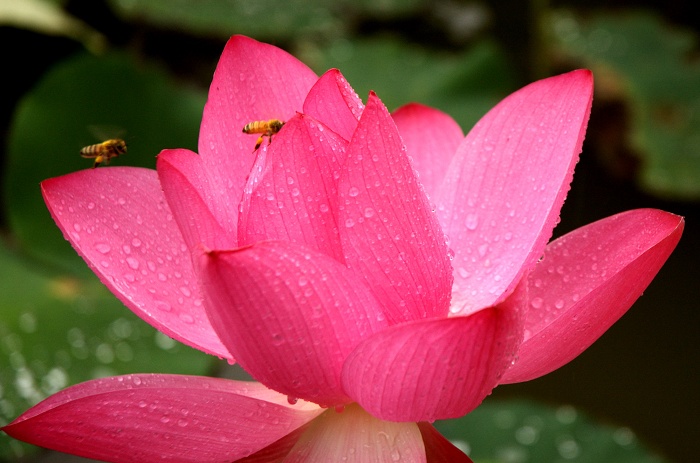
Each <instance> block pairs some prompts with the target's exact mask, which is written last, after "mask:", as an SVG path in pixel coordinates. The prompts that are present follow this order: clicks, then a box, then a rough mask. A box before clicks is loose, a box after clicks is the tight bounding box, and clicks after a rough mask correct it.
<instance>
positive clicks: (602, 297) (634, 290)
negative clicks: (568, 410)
mask: <svg viewBox="0 0 700 463" xmlns="http://www.w3.org/2000/svg"><path fill="white" fill-rule="evenodd" d="M683 225H684V221H683V219H682V218H681V217H678V216H676V215H673V214H669V213H667V212H663V211H658V210H654V209H638V210H633V211H628V212H624V213H621V214H617V215H614V216H612V217H608V218H606V219H603V220H599V221H598V222H594V223H592V224H590V225H587V226H585V227H581V228H579V229H577V230H574V231H573V232H571V233H568V234H567V235H564V236H563V237H561V238H559V239H557V240H555V241H553V242H552V243H551V244H549V246H547V250H546V251H545V254H544V259H543V260H542V261H541V262H540V263H538V264H537V266H536V267H535V270H534V271H533V272H532V274H531V275H530V278H529V281H530V295H529V297H530V306H531V307H530V310H529V311H528V316H527V320H526V325H525V328H526V335H525V340H524V342H523V344H522V345H521V346H520V350H519V351H518V362H517V363H515V365H513V367H511V368H510V369H509V370H508V371H507V372H506V374H505V375H504V378H503V380H502V382H503V383H517V382H521V381H528V380H530V379H534V378H538V377H540V376H542V375H545V374H547V373H549V372H551V371H554V370H556V369H557V368H559V367H560V366H562V365H564V364H566V363H568V362H569V361H571V360H573V359H574V358H576V357H577V356H578V355H579V354H580V353H581V352H583V351H584V350H585V349H587V348H588V346H590V345H591V344H593V342H594V341H595V340H596V339H598V338H599V337H600V336H601V335H602V334H603V333H604V332H605V331H607V329H608V328H610V326H612V324H613V323H615V322H616V321H617V320H618V319H619V318H620V317H621V316H622V315H624V314H625V312H626V311H627V309H629V308H630V306H631V305H632V304H633V303H634V301H635V300H636V299H637V298H638V297H639V296H640V295H641V294H642V291H644V289H645V288H646V287H647V286H648V285H649V283H650V282H651V280H652V279H653V278H654V276H655V275H656V273H657V272H658V271H659V269H660V268H661V266H662V265H663V264H664V262H665V261H666V259H667V258H668V256H669V255H670V254H671V252H672V251H673V249H674V248H675V247H676V244H677V243H678V240H679V239H680V237H681V233H682V232H683Z"/></svg>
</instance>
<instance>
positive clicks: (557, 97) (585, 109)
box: [436, 70, 593, 314]
mask: <svg viewBox="0 0 700 463" xmlns="http://www.w3.org/2000/svg"><path fill="white" fill-rule="evenodd" d="M592 91H593V79H592V76H591V73H590V72H589V71H585V70H584V71H574V72H570V73H568V74H563V75H560V76H557V77H552V78H549V79H544V80H541V81H538V82H535V83H533V84H531V85H528V86H527V87H525V88H523V89H521V90H519V91H517V92H515V93H514V94H512V95H510V96H509V97H508V98H506V99H505V100H503V101H502V102H501V103H500V104H499V105H497V106H496V107H495V108H494V109H493V110H491V111H490V112H489V113H488V114H487V115H486V116H484V117H483V118H482V119H481V121H479V123H478V124H477V125H476V126H475V127H474V128H473V129H472V131H471V132H469V135H467V138H466V139H465V140H464V142H463V143H462V144H461V145H460V147H459V149H458V150H457V155H456V157H455V159H454V160H453V162H452V164H451V165H450V168H449V170H448V173H447V176H446V178H445V183H444V184H443V186H442V188H441V190H440V192H439V194H438V197H437V198H436V202H437V204H438V214H439V216H440V218H441V222H442V224H443V226H444V227H445V233H446V234H447V235H448V236H449V237H450V242H451V247H452V249H453V250H454V251H455V258H454V262H453V265H454V267H455V274H454V277H455V292H454V294H453V302H452V308H451V310H452V311H453V312H455V313H460V314H468V313H470V312H472V311H473V310H477V309H479V308H481V307H488V306H490V305H493V304H494V303H496V302H497V301H498V300H500V299H502V298H503V297H506V295H507V294H508V292H510V291H512V289H513V287H514V286H515V285H516V284H517V283H518V282H519V280H520V278H521V277H522V276H523V275H524V274H525V272H527V270H528V269H529V268H530V267H531V266H532V265H534V264H535V262H536V261H537V259H538V258H539V257H540V256H541V255H542V252H543V251H544V247H545V245H546V243H547V241H548V240H549V238H550V236H551V233H552V229H553V228H554V226H555V224H556V223H557V220H558V218H559V210H560V208H561V205H562V203H563V201H564V198H565V196H566V193H567V191H568V188H569V183H570V182H571V178H572V175H573V171H574V165H575V164H576V162H577V159H578V153H580V152H581V144H582V142H583V136H584V132H585V128H586V123H587V121H588V116H589V113H590V107H591V95H592Z"/></svg>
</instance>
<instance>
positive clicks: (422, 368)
mask: <svg viewBox="0 0 700 463" xmlns="http://www.w3.org/2000/svg"><path fill="white" fill-rule="evenodd" d="M518 288H520V289H517V290H516V291H515V293H513V295H512V296H511V297H509V298H508V299H506V300H505V301H504V302H503V303H502V304H501V305H499V306H496V307H492V308H488V309H484V310H481V311H479V312H476V313H474V314H472V315H470V316H468V317H449V318H433V319H429V320H419V321H414V322H407V323H404V324H401V325H394V326H391V327H389V328H387V329H386V330H384V331H381V332H380V333H378V334H376V335H374V336H371V337H369V338H368V339H366V340H364V341H363V342H362V343H360V345H359V346H358V347H357V348H356V349H355V351H354V352H353V353H352V354H351V355H350V356H349V357H348V359H347V361H346V362H345V365H344V367H343V374H342V381H343V387H344V388H345V391H346V392H347V394H348V395H349V396H350V397H352V398H353V399H354V400H355V401H356V402H357V403H359V404H360V405H361V406H362V407H363V408H364V409H365V410H367V411H368V412H369V413H371V414H372V415H374V416H376V417H378V418H381V419H384V420H390V421H430V422H432V421H434V420H437V419H448V418H456V417H459V416H463V415H465V414H467V413H469V412H470V411H471V410H473V409H474V408H476V407H477V406H478V405H479V404H480V403H481V401H482V400H484V398H485V397H486V396H487V395H488V394H490V393H491V390H492V389H493V388H494V387H495V386H496V385H497V384H498V381H499V378H500V375H501V374H502V373H503V371H504V370H505V369H506V367H507V366H508V364H510V362H511V361H512V360H513V359H514V358H515V353H516V351H517V346H518V345H519V344H520V341H521V339H522V336H521V335H520V333H522V323H523V314H524V310H525V305H526V300H525V298H526V294H525V293H526V285H525V284H523V285H520V286H518Z"/></svg>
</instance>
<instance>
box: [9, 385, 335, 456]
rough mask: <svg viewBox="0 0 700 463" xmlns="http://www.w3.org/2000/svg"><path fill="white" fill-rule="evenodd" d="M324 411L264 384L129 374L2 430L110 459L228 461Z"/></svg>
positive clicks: (49, 403)
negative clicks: (291, 400) (290, 400)
mask: <svg viewBox="0 0 700 463" xmlns="http://www.w3.org/2000/svg"><path fill="white" fill-rule="evenodd" d="M269 399H273V400H269ZM322 411H323V410H322V409H320V408H318V407H315V406H313V405H311V404H306V403H300V404H299V405H296V406H292V405H289V404H287V403H286V399H285V398H284V396H281V395H279V394H276V393H273V392H272V391H269V390H268V389H266V388H264V387H263V386H262V385H260V384H259V383H247V382H240V381H229V380H223V379H215V378H204V377H195V376H176V375H130V376H120V377H112V378H104V379H98V380H94V381H89V382H86V383H82V384H78V385H77V386H73V387H71V388H68V389H66V390H64V391H61V392H59V393H58V394H54V395H53V396H51V397H49V398H48V399H46V400H45V401H43V402H41V403H40V404H38V405H37V406H35V407H33V408H31V409H30V410H28V411H27V412H25V413H24V414H23V415H21V416H20V417H19V418H17V419H16V420H15V421H13V422H12V423H10V424H9V425H7V426H5V427H3V428H2V430H3V431H5V432H6V433H7V434H9V435H10V436H12V437H14V438H16V439H20V440H23V441H26V442H29V443H32V444H35V445H40V446H42V447H47V448H51V449H54V450H59V451H61V452H68V453H72V454H75V455H79V456H83V457H87V458H96V459H99V460H103V461H110V462H119V463H127V462H134V463H137V462H138V463H142V462H146V461H149V462H150V461H169V462H197V463H202V462H222V463H223V462H230V461H232V460H236V459H238V458H242V457H245V456H247V455H250V454H252V453H254V452H256V451H258V450H260V449H262V448H264V447H266V446H267V445H269V444H271V443H273V442H275V441H277V440H278V439H280V438H282V437H284V436H285V435H287V434H289V433H291V432H293V431H294V430H295V429H297V428H299V427H300V426H303V425H304V424H305V423H307V422H309V421H311V420H312V419H313V418H314V417H316V416H318V415H319V414H320V413H321V412H322Z"/></svg>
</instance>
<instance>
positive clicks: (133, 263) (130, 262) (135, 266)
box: [126, 257, 139, 270]
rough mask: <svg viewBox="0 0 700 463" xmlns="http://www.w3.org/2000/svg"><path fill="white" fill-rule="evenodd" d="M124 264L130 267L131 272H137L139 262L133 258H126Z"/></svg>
mask: <svg viewBox="0 0 700 463" xmlns="http://www.w3.org/2000/svg"><path fill="white" fill-rule="evenodd" d="M126 263H127V264H128V265H129V267H131V268H132V269H133V270H138V268H139V261H138V259H136V258H135V257H127V258H126Z"/></svg>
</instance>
